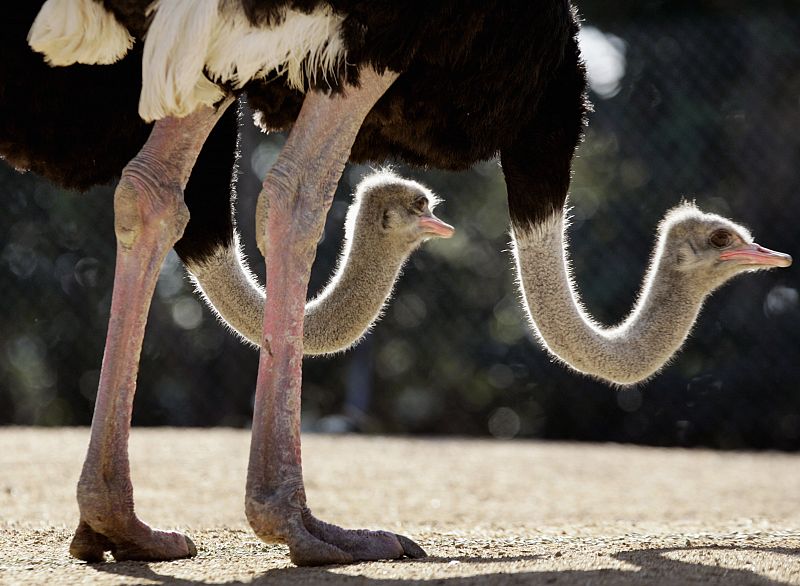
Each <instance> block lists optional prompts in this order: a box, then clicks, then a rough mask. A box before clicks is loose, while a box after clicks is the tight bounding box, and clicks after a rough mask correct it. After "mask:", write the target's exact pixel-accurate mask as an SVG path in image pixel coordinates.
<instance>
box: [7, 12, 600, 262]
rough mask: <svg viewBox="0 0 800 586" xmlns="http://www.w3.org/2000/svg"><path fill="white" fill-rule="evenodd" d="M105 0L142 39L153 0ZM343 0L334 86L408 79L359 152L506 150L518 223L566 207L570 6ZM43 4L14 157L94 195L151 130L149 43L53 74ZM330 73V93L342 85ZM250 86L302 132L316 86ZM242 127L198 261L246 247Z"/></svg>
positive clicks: (22, 52) (218, 139) (489, 153)
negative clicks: (364, 69)
mask: <svg viewBox="0 0 800 586" xmlns="http://www.w3.org/2000/svg"><path fill="white" fill-rule="evenodd" d="M97 1H102V3H103V4H104V5H105V6H106V7H107V8H108V9H110V10H112V11H113V12H114V14H115V16H116V17H117V18H118V19H119V20H120V22H122V23H123V24H124V25H125V26H127V27H128V29H129V30H130V31H131V32H132V33H134V35H136V36H138V37H141V36H142V35H143V34H144V32H145V30H146V27H147V17H146V15H145V9H146V7H147V6H148V5H149V4H150V3H151V0H97ZM226 2H228V3H233V2H239V3H240V5H241V8H242V9H244V11H245V12H246V14H247V16H248V17H249V18H250V20H251V21H252V22H254V23H258V24H259V25H262V26H269V25H272V24H276V23H279V22H280V18H281V10H282V9H283V8H285V7H287V6H291V7H293V8H296V9H298V10H304V11H310V10H312V9H313V8H314V7H315V6H317V5H318V3H319V2H318V0H226ZM329 3H330V4H331V5H332V6H333V8H334V9H335V10H337V11H338V12H340V13H341V14H343V15H345V20H344V24H343V36H344V40H345V44H346V47H347V61H346V64H345V65H343V66H342V71H340V72H339V75H338V76H337V77H336V80H338V81H335V82H334V83H338V84H342V83H356V84H357V83H358V69H359V67H361V66H364V65H370V66H372V67H374V68H376V69H377V70H379V71H381V70H385V69H391V70H393V71H398V72H401V75H400V77H399V78H398V79H397V81H396V82H395V83H394V85H393V86H392V87H391V88H390V89H389V91H388V92H387V93H386V94H385V95H384V96H383V97H382V98H381V100H380V101H379V102H378V103H377V104H376V106H375V107H374V108H373V109H372V111H371V112H370V113H369V115H368V116H367V118H366V120H365V122H364V124H363V126H362V128H361V131H360V132H359V134H358V137H357V138H356V141H355V144H354V145H353V150H352V154H351V159H352V160H353V161H357V162H361V161H382V160H385V159H400V160H403V161H406V162H408V163H411V164H415V165H422V166H432V167H438V168H444V169H464V168H466V167H469V166H470V165H472V164H474V163H475V162H477V161H480V160H486V159H490V158H492V157H494V156H496V155H497V154H498V153H499V154H500V155H501V161H502V164H503V167H504V172H505V174H506V180H507V186H508V191H509V207H510V210H511V216H512V221H513V222H514V224H515V225H520V226H522V225H526V224H527V223H530V222H537V221H539V220H541V219H543V218H545V217H547V216H548V215H550V214H551V213H553V212H554V211H559V210H561V209H562V208H563V205H564V201H565V199H566V194H567V190H568V187H569V180H570V167H571V161H572V156H573V154H574V150H575V147H576V145H577V144H578V142H579V140H580V137H581V132H582V128H583V123H584V118H585V114H586V111H587V105H586V102H585V90H586V81H585V72H584V70H583V65H582V63H581V62H580V58H579V51H578V46H577V41H576V35H577V32H578V24H577V17H576V15H575V12H574V10H573V8H572V6H571V4H570V2H569V0H540V1H537V2H531V1H529V0H524V1H523V0H517V1H511V0H493V1H492V0H483V1H480V0H424V1H423V0H410V1H408V2H396V1H394V0H330V2H329ZM41 4H42V2H31V3H13V4H12V5H11V7H10V10H8V11H7V13H6V16H5V18H4V19H3V20H2V24H0V34H1V35H2V36H0V51H2V55H3V59H2V60H0V154H2V155H3V156H4V157H6V158H7V159H9V161H11V162H12V164H14V165H15V166H18V167H24V168H29V169H31V170H32V171H35V172H37V173H40V174H42V175H44V176H45V177H47V178H48V179H50V180H52V181H54V182H56V183H59V184H61V185H64V186H66V187H71V188H77V189H86V188H87V187H89V186H90V185H93V184H96V183H105V182H108V181H109V180H111V179H112V178H113V177H115V176H118V175H119V173H120V172H121V170H122V168H123V166H124V165H125V163H126V162H127V161H128V160H129V159H131V158H132V157H133V156H134V155H135V154H136V152H137V151H138V150H139V148H140V147H141V145H142V144H143V143H144V141H145V140H146V137H147V134H148V131H149V128H148V126H147V125H146V124H144V123H143V122H142V121H141V120H140V119H139V118H138V116H137V104H138V99H139V90H140V87H141V71H140V70H141V55H140V50H141V42H137V44H136V45H135V47H134V49H133V50H132V51H131V52H130V53H129V55H127V56H126V57H125V58H124V59H122V60H121V61H120V62H118V63H116V64H114V65H111V66H73V67H66V68H51V67H48V66H47V65H46V64H45V63H44V61H43V60H42V58H41V56H39V55H37V54H34V53H33V52H31V51H30V49H29V48H28V46H27V43H26V40H25V37H26V35H27V31H28V29H29V28H30V25H31V23H32V22H33V19H34V18H35V16H36V14H37V13H38V10H39V8H40V6H41ZM9 12H10V14H9ZM323 78H324V76H319V79H320V82H319V83H320V84H321V85H323V87H320V88H317V89H333V90H334V91H337V90H339V89H341V86H339V87H332V88H331V87H329V86H328V85H327V83H328V82H326V81H323ZM245 91H246V92H247V94H248V101H249V103H250V105H251V106H253V107H254V108H255V109H256V110H258V111H259V112H260V114H259V121H260V123H261V125H262V126H263V127H265V128H267V129H271V130H285V129H288V128H289V127H291V125H292V123H293V121H294V120H295V118H296V116H297V114H298V112H299V109H300V106H301V105H302V100H303V95H302V93H300V92H298V91H295V90H292V89H290V88H289V87H288V86H286V85H285V84H284V83H282V82H281V79H280V78H277V79H276V78H273V79H269V80H266V81H254V82H251V83H249V84H248V85H247V86H246V88H245ZM235 123H236V120H235V115H231V116H226V117H225V118H224V119H223V121H222V122H221V124H220V125H219V126H218V128H217V129H215V131H214V132H213V133H212V136H211V137H210V138H209V143H208V144H207V145H206V148H205V149H204V153H203V154H201V156H200V159H199V162H198V165H197V167H196V168H195V172H194V175H193V176H192V179H191V180H190V183H189V186H188V187H187V194H186V199H187V204H188V205H189V207H190V212H191V218H192V219H191V221H190V225H189V227H188V228H187V231H186V235H185V236H184V239H183V240H181V242H180V243H179V244H178V246H177V247H176V248H177V249H178V250H179V252H180V254H181V256H182V257H183V258H184V259H191V258H202V257H203V256H204V255H205V254H208V252H209V251H210V250H213V248H214V246H215V245H216V244H223V245H226V244H229V243H230V239H231V237H232V234H233V223H232V219H231V213H230V201H229V189H228V186H229V185H230V180H231V179H230V178H231V167H232V165H233V162H234V161H235V157H236V154H235V152H236V137H235ZM223 217H224V218H226V219H224V220H223V219H222V218H223Z"/></svg>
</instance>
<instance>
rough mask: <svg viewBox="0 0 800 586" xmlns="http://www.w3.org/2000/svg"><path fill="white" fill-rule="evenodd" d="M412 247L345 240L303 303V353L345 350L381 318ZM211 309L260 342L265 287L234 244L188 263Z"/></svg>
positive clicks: (228, 322)
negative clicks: (332, 268)
mask: <svg viewBox="0 0 800 586" xmlns="http://www.w3.org/2000/svg"><path fill="white" fill-rule="evenodd" d="M410 252H411V251H410V250H407V249H405V250H403V249H389V250H387V249H386V248H385V247H384V248H382V249H381V250H380V252H378V251H377V250H375V249H374V248H372V247H370V246H369V245H368V243H366V242H363V240H362V239H360V238H358V237H356V238H355V239H354V241H352V242H351V241H346V243H345V246H344V248H343V252H342V256H341V257H340V260H339V266H338V268H337V270H336V272H335V274H334V276H333V277H332V278H331V280H330V282H329V283H328V285H327V286H326V287H325V289H323V291H322V292H321V293H320V294H319V295H318V296H317V297H316V298H315V299H313V300H312V301H310V302H309V303H308V304H307V305H306V314H305V322H304V326H303V332H304V333H303V346H304V353H305V354H306V355H315V354H329V353H333V352H339V351H341V350H345V349H347V348H348V347H350V346H352V345H353V344H355V343H356V342H358V341H359V340H360V339H361V337H362V336H363V335H364V334H366V333H367V332H368V331H369V329H370V327H371V326H372V325H373V324H374V323H375V321H376V320H377V319H378V318H379V317H380V314H381V309H382V308H383V305H384V303H385V302H386V300H387V299H388V297H389V296H390V295H391V292H392V288H393V287H394V282H395V280H396V279H397V276H398V274H399V272H400V269H401V268H402V266H403V263H404V262H405V260H406V259H407V258H408V255H409V254H410ZM187 269H188V270H189V272H190V273H191V275H192V277H193V280H194V282H195V284H196V285H197V289H198V290H199V291H200V292H201V293H203V295H204V297H205V299H206V302H207V303H208V305H209V306H210V308H211V309H212V310H213V311H215V312H216V313H217V315H218V316H219V317H220V318H221V319H222V320H223V321H224V322H225V323H226V324H227V325H228V326H229V327H230V328H231V329H233V330H234V331H236V332H237V333H238V334H239V335H241V336H242V338H244V339H245V340H246V341H248V342H250V343H251V344H253V345H255V346H258V343H259V342H258V341H259V340H260V339H261V329H262V324H263V317H264V302H265V294H264V288H263V287H262V286H261V285H259V284H258V282H257V281H256V279H255V277H254V276H253V275H252V273H251V272H250V269H249V267H248V266H247V262H246V260H245V258H244V256H243V255H242V253H241V250H240V247H239V245H238V237H237V238H236V239H235V240H234V242H233V244H232V245H231V246H229V247H223V248H220V249H219V250H218V251H217V252H216V254H214V255H213V256H212V257H210V258H208V259H206V260H205V261H203V262H202V263H193V264H189V265H187Z"/></svg>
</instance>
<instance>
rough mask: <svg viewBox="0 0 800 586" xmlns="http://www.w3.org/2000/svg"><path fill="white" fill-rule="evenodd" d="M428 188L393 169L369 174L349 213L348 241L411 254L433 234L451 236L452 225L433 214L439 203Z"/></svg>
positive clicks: (436, 236)
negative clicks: (403, 176) (398, 174)
mask: <svg viewBox="0 0 800 586" xmlns="http://www.w3.org/2000/svg"><path fill="white" fill-rule="evenodd" d="M439 201H440V200H439V198H438V197H436V196H435V195H434V194H433V193H432V192H431V191H430V190H429V189H428V188H426V187H424V186H423V185H420V184H419V183H417V182H416V181H410V180H408V179H402V178H400V177H398V176H397V175H395V174H394V173H392V172H390V171H380V172H377V173H374V174H373V175H370V176H368V177H366V178H365V179H364V180H362V181H361V183H359V185H358V188H357V189H356V194H355V199H354V202H353V205H352V206H351V207H350V211H349V212H348V214H347V223H346V228H345V230H346V232H345V236H346V238H347V240H348V241H355V242H356V243H358V244H361V245H364V246H368V247H370V248H372V249H375V250H386V251H387V252H388V251H389V250H392V251H396V252H400V253H403V254H408V253H409V252H410V251H411V250H413V249H414V248H416V247H417V246H419V245H420V244H421V243H422V242H424V241H425V240H428V239H430V238H450V237H451V236H452V235H453V232H454V231H455V230H454V228H453V227H452V226H450V225H449V224H446V223H445V222H443V221H441V220H440V219H439V218H437V217H436V216H435V215H433V210H434V208H435V207H436V206H437V205H438V204H439Z"/></svg>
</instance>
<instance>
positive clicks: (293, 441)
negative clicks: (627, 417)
mask: <svg viewBox="0 0 800 586" xmlns="http://www.w3.org/2000/svg"><path fill="white" fill-rule="evenodd" d="M395 77H396V76H395V75H394V74H391V73H387V74H384V75H378V74H376V73H375V72H373V71H364V72H362V76H361V86H360V87H359V88H358V89H355V88H348V90H347V91H346V92H345V95H343V96H341V95H334V96H323V95H320V94H313V93H312V94H309V95H308V96H307V97H306V100H305V102H304V104H303V108H302V110H301V112H300V115H299V117H298V119H297V121H296V123H295V125H294V128H293V130H292V132H291V134H290V136H289V140H288V141H287V143H286V146H285V147H284V150H283V151H282V153H281V156H280V157H279V159H278V161H277V162H276V164H275V166H274V167H273V169H272V170H271V172H270V174H269V175H268V176H267V179H266V180H265V182H264V191H263V192H262V194H261V199H260V201H259V210H260V211H259V219H258V220H259V228H258V233H259V246H260V248H261V250H262V252H263V253H264V256H265V258H266V263H267V291H266V298H267V300H268V302H267V305H266V307H265V310H264V333H263V336H262V340H261V348H262V350H261V359H260V363H259V372H258V384H257V388H256V401H255V408H254V415H253V441H252V445H251V450H250V466H249V469H248V478H247V497H246V501H245V502H246V513H247V518H248V520H249V521H250V525H251V526H252V527H253V529H254V531H255V532H256V534H257V535H259V537H261V538H262V539H263V540H264V541H268V542H274V541H277V542H283V543H287V544H288V545H289V550H290V555H291V558H292V561H293V562H295V563H296V564H298V565H320V564H332V563H347V562H352V561H356V560H374V559H386V558H399V557H402V556H403V555H408V556H412V557H420V556H422V555H424V552H423V551H422V550H421V549H420V548H419V546H417V545H416V544H414V543H413V542H412V541H411V540H409V539H407V538H405V537H401V536H396V535H394V534H392V533H387V532H383V531H363V530H357V531H352V530H345V529H341V528H339V527H335V526H333V525H329V524H327V523H323V522H322V521H319V520H317V519H316V518H314V517H313V516H312V515H311V512H310V511H309V509H308V507H307V504H306V497H305V490H304V489H303V474H302V463H301V457H300V392H301V370H302V360H303V319H304V309H305V301H306V299H305V296H306V290H307V287H308V279H309V275H310V272H311V264H312V262H313V260H314V254H315V251H316V244H317V242H318V240H319V237H320V235H321V232H322V229H323V226H324V222H325V215H326V214H327V211H328V208H329V207H330V203H331V200H332V197H333V192H334V191H335V189H336V183H337V181H338V178H339V176H340V175H341V171H342V168H343V167H344V163H345V161H346V160H347V157H348V155H349V152H350V148H351V146H352V143H353V140H354V139H355V136H356V134H357V132H358V129H359V128H360V126H361V123H362V121H363V119H364V117H365V116H366V114H367V113H368V112H369V110H370V109H371V108H372V106H373V105H374V103H375V102H376V101H377V100H378V98H379V97H380V96H381V95H382V94H383V92H384V91H385V90H386V89H387V88H388V87H389V85H391V83H392V81H393V80H394V79H395Z"/></svg>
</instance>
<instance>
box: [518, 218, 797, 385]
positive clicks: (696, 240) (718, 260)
mask: <svg viewBox="0 0 800 586" xmlns="http://www.w3.org/2000/svg"><path fill="white" fill-rule="evenodd" d="M514 256H515V260H516V263H517V269H518V271H519V277H520V285H521V289H522V293H523V298H524V301H525V304H526V309H527V310H528V315H529V317H530V321H531V325H532V326H533V328H534V330H535V332H536V334H537V335H538V337H539V340H540V341H541V342H542V344H543V345H544V346H545V348H547V349H548V350H549V351H550V352H551V353H552V354H553V355H555V356H556V357H557V358H558V359H560V360H561V361H563V362H565V363H566V364H568V365H570V366H571V367H572V368H574V369H575V370H577V371H579V372H583V373H585V374H588V375H590V376H595V377H597V378H600V379H603V380H606V381H609V382H611V383H614V384H619V385H628V384H634V383H637V382H640V381H642V380H645V379H647V378H649V377H650V376H652V375H653V374H655V373H656V372H658V370H659V369H661V368H662V367H663V366H664V365H665V364H666V363H668V362H669V361H670V359H671V358H672V357H673V356H674V355H675V353H676V352H677V351H678V349H679V348H680V347H681V346H682V345H683V343H684V341H685V340H686V338H687V336H688V335H689V332H690V331H691V328H692V326H693V324H694V322H695V319H696V318H697V315H698V313H699V311H700V308H701V307H702V305H703V301H704V300H705V298H706V297H707V296H708V295H709V294H710V293H711V292H713V291H714V290H715V289H716V288H718V287H719V286H721V285H722V284H724V283H725V282H726V281H728V280H730V279H731V278H733V277H735V276H736V275H738V274H741V273H744V272H748V271H754V270H760V269H769V268H773V267H786V266H789V265H790V264H791V262H792V258H791V257H790V256H789V255H788V254H783V253H780V252H775V251H772V250H769V249H767V248H764V247H762V246H760V245H758V244H756V243H754V242H753V239H752V237H751V236H750V233H749V232H748V231H747V229H745V228H743V227H742V226H739V225H738V224H736V223H734V222H732V221H730V220H727V219H725V218H723V217H721V216H718V215H715V214H708V213H705V212H702V211H700V210H699V209H697V208H696V207H695V206H694V205H692V204H684V205H681V206H679V207H677V208H675V209H673V210H671V211H670V212H668V213H667V215H666V216H665V217H664V219H663V220H662V221H661V224H660V225H659V228H658V233H657V238H656V247H655V252H654V253H653V256H652V259H651V261H650V267H649V269H648V271H647V275H646V276H645V278H644V281H643V283H642V287H641V290H640V293H639V297H638V299H637V301H636V304H635V305H634V307H633V309H632V310H631V312H630V313H629V314H628V316H627V317H626V318H625V319H624V320H623V321H622V322H620V323H619V324H617V325H616V326H613V327H604V326H602V325H600V324H598V323H597V322H596V321H595V320H594V319H592V317H591V316H590V315H589V313H588V312H587V311H586V309H585V308H584V307H583V305H582V304H581V302H580V299H579V297H578V294H577V292H576V289H575V284H574V283H573V281H572V278H571V275H570V272H569V262H568V259H567V255H566V249H565V236H564V218H563V216H562V214H560V213H558V214H554V215H553V216H552V217H550V218H549V219H547V220H545V221H543V222H541V223H540V224H539V225H536V226H532V227H531V228H530V229H527V230H526V229H519V228H515V229H514Z"/></svg>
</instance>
